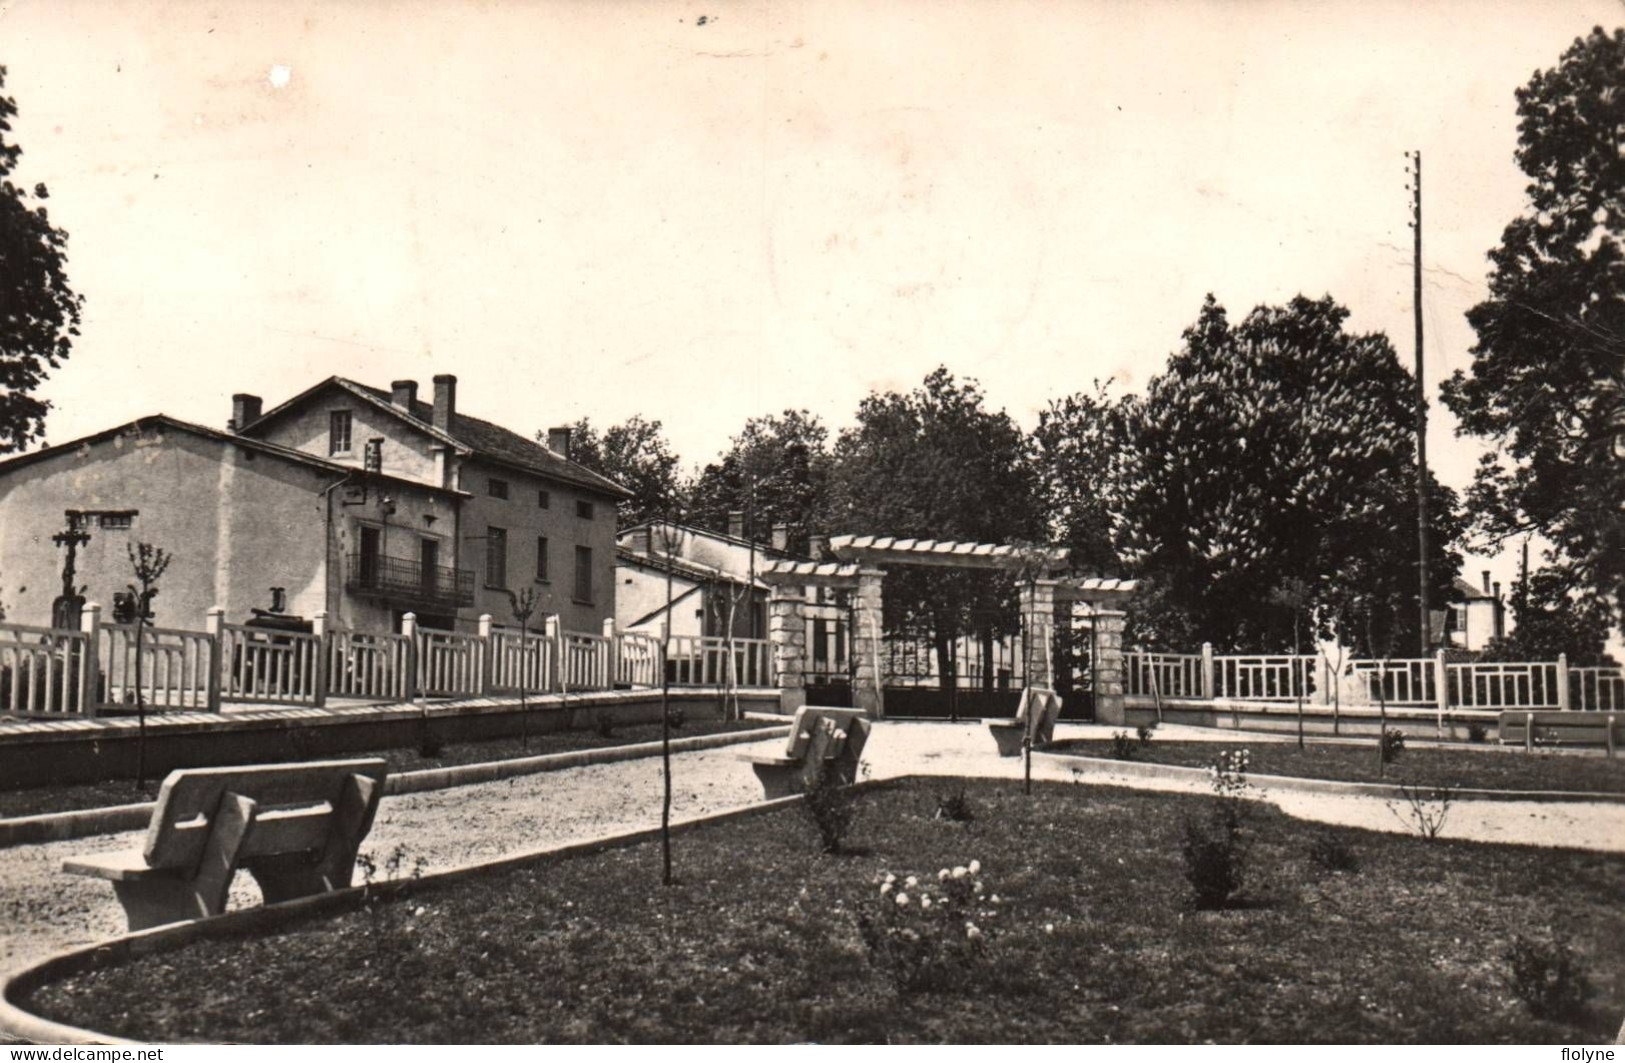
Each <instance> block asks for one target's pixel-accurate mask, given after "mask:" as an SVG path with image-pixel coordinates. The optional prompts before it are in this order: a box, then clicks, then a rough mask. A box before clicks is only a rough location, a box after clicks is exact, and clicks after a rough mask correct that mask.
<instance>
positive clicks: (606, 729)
mask: <svg viewBox="0 0 1625 1063" xmlns="http://www.w3.org/2000/svg"><path fill="white" fill-rule="evenodd" d="M593 728H594V730H596V731H597V732H598V737H599V738H614V737H615V718H614V717H612V716H610V715H609V714H608V713H604V714H602V715H600V716H599V717H598V722H597V723H596V724H594V725H593Z"/></svg>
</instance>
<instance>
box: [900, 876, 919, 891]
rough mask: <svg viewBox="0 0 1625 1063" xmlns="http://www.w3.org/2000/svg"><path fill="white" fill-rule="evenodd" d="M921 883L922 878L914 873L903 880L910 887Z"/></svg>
mask: <svg viewBox="0 0 1625 1063" xmlns="http://www.w3.org/2000/svg"><path fill="white" fill-rule="evenodd" d="M919 884H920V880H919V879H917V878H915V877H914V876H913V875H910V876H909V877H908V878H905V879H904V880H903V885H905V886H907V887H908V888H909V889H913V888H914V887H915V886H918V885H919Z"/></svg>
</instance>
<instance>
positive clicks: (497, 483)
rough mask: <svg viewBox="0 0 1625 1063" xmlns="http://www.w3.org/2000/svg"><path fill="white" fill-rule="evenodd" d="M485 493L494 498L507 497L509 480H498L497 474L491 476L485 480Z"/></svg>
mask: <svg viewBox="0 0 1625 1063" xmlns="http://www.w3.org/2000/svg"><path fill="white" fill-rule="evenodd" d="M485 493H486V494H488V495H490V496H491V497H492V498H503V499H505V498H507V497H508V481H507V480H498V479H497V478H496V477H495V476H493V477H491V478H490V479H489V480H487V481H486V482H485Z"/></svg>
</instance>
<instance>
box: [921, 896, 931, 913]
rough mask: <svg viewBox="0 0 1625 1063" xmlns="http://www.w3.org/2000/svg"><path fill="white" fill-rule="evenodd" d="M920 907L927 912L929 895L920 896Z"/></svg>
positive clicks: (929, 908) (928, 909) (929, 903)
mask: <svg viewBox="0 0 1625 1063" xmlns="http://www.w3.org/2000/svg"><path fill="white" fill-rule="evenodd" d="M920 908H921V909H922V910H924V911H927V912H929V911H930V910H931V898H930V897H929V896H926V897H921V898H920Z"/></svg>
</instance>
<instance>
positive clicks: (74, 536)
mask: <svg viewBox="0 0 1625 1063" xmlns="http://www.w3.org/2000/svg"><path fill="white" fill-rule="evenodd" d="M78 515H79V514H77V513H75V512H74V511H73V510H71V509H70V510H68V511H67V514H66V516H67V518H68V526H67V527H66V528H65V529H63V530H62V531H59V532H57V533H56V534H55V535H53V536H51V541H52V542H53V543H55V544H56V545H58V546H65V547H67V548H68V556H67V558H66V559H65V560H64V561H63V563H62V593H61V594H59V595H57V596H56V600H55V601H53V602H52V603H51V626H52V627H55V628H70V629H77V628H78V627H79V612H80V610H81V609H82V608H83V607H84V604H85V588H83V587H75V586H74V584H73V577H74V566H75V563H76V561H77V558H78V552H79V548H80V547H81V546H83V545H84V544H86V543H88V542H90V533H89V532H87V531H85V530H84V529H83V528H82V527H80V526H79V522H78V521H76V520H75V519H74V518H75V517H77V516H78Z"/></svg>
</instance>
